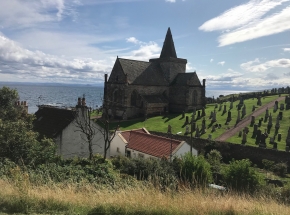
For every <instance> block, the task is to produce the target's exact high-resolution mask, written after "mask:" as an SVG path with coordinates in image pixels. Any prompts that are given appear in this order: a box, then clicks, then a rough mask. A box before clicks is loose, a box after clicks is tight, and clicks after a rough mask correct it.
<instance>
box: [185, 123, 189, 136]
mask: <svg viewBox="0 0 290 215" xmlns="http://www.w3.org/2000/svg"><path fill="white" fill-rule="evenodd" d="M188 133H189V126H188V125H187V126H185V134H188Z"/></svg>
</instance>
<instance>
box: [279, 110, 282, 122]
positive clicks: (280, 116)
mask: <svg viewBox="0 0 290 215" xmlns="http://www.w3.org/2000/svg"><path fill="white" fill-rule="evenodd" d="M282 118H283V112H281V111H280V112H279V120H282Z"/></svg>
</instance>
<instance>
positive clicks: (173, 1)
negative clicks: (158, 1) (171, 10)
mask: <svg viewBox="0 0 290 215" xmlns="http://www.w3.org/2000/svg"><path fill="white" fill-rule="evenodd" d="M165 1H166V2H170V3H175V2H176V0H165Z"/></svg>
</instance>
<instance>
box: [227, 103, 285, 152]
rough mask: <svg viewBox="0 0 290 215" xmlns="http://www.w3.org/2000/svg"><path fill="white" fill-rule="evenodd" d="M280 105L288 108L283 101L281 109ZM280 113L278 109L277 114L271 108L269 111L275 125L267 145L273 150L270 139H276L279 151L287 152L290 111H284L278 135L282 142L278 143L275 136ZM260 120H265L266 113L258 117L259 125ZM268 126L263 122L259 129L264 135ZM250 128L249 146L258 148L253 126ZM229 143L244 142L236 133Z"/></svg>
mask: <svg viewBox="0 0 290 215" xmlns="http://www.w3.org/2000/svg"><path fill="white" fill-rule="evenodd" d="M280 104H284V107H286V104H285V102H284V100H283V101H281V102H279V107H280ZM279 112H280V110H279V109H278V110H277V111H276V112H274V108H273V107H272V108H270V109H269V114H270V113H271V115H272V118H273V120H272V123H273V126H272V128H271V130H270V133H269V137H268V138H267V139H266V144H267V148H272V147H273V145H270V144H269V142H270V137H275V141H276V142H277V147H278V150H285V147H286V142H285V140H286V137H287V133H288V128H289V126H290V123H289V122H290V110H285V109H284V110H283V111H282V112H283V118H282V120H280V121H279V122H280V128H279V131H278V133H280V134H281V135H282V139H281V141H278V138H277V135H275V124H276V118H277V116H278V115H279ZM260 118H263V119H265V112H264V113H262V114H260V115H259V116H258V117H256V121H255V122H256V124H258V120H259V119H260ZM267 124H268V121H266V122H265V121H264V120H263V122H262V124H261V127H258V129H260V130H261V131H262V133H264V131H265V129H267ZM248 127H249V130H250V132H249V134H248V136H247V143H246V144H247V145H251V146H256V144H255V140H256V139H255V138H252V134H253V126H251V125H250V124H249V125H248ZM227 141H228V142H231V143H241V141H242V138H241V137H238V133H236V134H235V135H234V136H233V137H231V138H229V139H227Z"/></svg>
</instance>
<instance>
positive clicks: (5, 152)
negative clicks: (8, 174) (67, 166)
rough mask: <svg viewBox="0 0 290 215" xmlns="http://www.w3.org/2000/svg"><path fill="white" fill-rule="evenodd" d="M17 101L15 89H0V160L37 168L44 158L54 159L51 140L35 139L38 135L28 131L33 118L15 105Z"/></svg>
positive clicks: (30, 128)
mask: <svg viewBox="0 0 290 215" xmlns="http://www.w3.org/2000/svg"><path fill="white" fill-rule="evenodd" d="M17 100H18V93H17V91H16V90H12V89H10V88H8V87H3V88H2V89H0V158H2V159H3V158H8V159H10V160H11V161H14V162H17V163H20V164H25V165H37V164H39V163H42V162H46V161H48V160H49V159H48V157H50V158H55V145H54V144H53V142H52V140H50V139H43V140H38V133H36V132H34V131H33V130H32V128H33V125H32V122H33V119H34V117H33V116H32V115H29V114H27V113H26V111H25V110H24V109H23V108H22V107H21V106H19V105H15V101H17ZM43 156H44V157H43ZM43 158H45V160H46V161H44V159H43Z"/></svg>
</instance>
